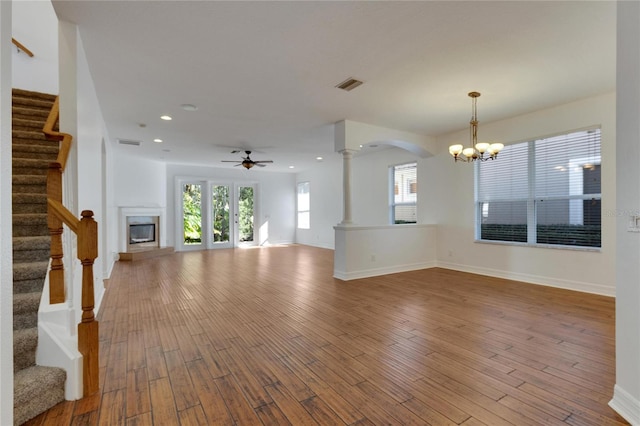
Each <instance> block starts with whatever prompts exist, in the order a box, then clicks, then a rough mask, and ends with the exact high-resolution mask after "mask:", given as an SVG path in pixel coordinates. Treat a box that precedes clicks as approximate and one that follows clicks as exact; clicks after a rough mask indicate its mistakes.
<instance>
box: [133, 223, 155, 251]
mask: <svg viewBox="0 0 640 426" xmlns="http://www.w3.org/2000/svg"><path fill="white" fill-rule="evenodd" d="M159 228H160V217H159V216H127V226H126V230H127V239H126V241H127V251H128V252H131V251H136V250H142V249H148V248H154V247H160V239H159V230H160V229H159Z"/></svg>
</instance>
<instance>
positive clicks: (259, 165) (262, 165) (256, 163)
mask: <svg viewBox="0 0 640 426" xmlns="http://www.w3.org/2000/svg"><path fill="white" fill-rule="evenodd" d="M253 165H254V166H258V167H267V165H266V164H260V163H258V162H255V163H253Z"/></svg>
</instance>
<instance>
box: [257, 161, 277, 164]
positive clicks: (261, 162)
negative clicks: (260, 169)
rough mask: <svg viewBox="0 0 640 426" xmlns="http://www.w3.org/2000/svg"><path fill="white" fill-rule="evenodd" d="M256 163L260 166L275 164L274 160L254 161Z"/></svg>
mask: <svg viewBox="0 0 640 426" xmlns="http://www.w3.org/2000/svg"><path fill="white" fill-rule="evenodd" d="M254 163H256V164H258V163H273V160H258V161H254Z"/></svg>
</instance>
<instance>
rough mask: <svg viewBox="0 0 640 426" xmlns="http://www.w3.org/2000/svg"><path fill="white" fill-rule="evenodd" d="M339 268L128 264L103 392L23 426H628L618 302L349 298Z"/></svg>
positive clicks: (111, 321) (441, 292)
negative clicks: (617, 353) (617, 394)
mask: <svg viewBox="0 0 640 426" xmlns="http://www.w3.org/2000/svg"><path fill="white" fill-rule="evenodd" d="M332 273H333V251H330V250H324V249H318V248H312V247H306V246H290V247H271V248H254V249H236V250H211V251H199V252H186V253H185V252H182V253H174V254H171V255H167V256H164V257H159V258H154V259H146V260H140V261H136V262H118V263H117V265H116V266H115V269H114V271H113V274H112V278H111V279H110V280H109V282H108V283H107V291H106V295H105V299H104V301H103V304H102V308H101V311H100V314H99V316H98V320H99V321H100V339H101V347H100V349H101V355H100V368H101V370H100V371H101V381H100V392H99V393H97V394H95V395H93V396H89V397H87V398H84V399H82V400H80V401H75V402H64V403H62V404H59V405H58V406H56V407H54V408H53V409H52V410H50V411H49V412H47V413H44V414H42V415H41V416H39V417H37V418H36V419H33V420H31V421H30V422H29V423H28V425H30V426H34V425H49V424H52V425H53V424H55V425H125V424H126V425H152V424H154V425H261V424H264V425H294V426H298V425H427V424H431V425H456V424H458V425H465V426H475V425H491V426H495V425H623V424H627V423H626V422H625V421H624V420H623V419H622V418H621V417H619V416H618V415H617V414H616V413H615V412H614V411H613V410H611V409H610V408H609V407H608V406H607V403H608V401H609V400H610V399H611V397H612V391H613V386H614V380H615V361H614V349H615V342H614V299H612V298H608V297H602V296H595V295H589V294H584V293H578V292H571V291H565V290H559V289H553V288H549V287H543V286H536V285H531V284H523V283H518V282H513V281H508V280H502V279H495V278H488V277H482V276H477V275H472V274H465V273H460V272H455V271H449V270H445V269H438V268H435V269H429V270H422V271H415V272H408V273H402V274H394V275H387V276H383V277H375V278H368V279H361V280H355V281H349V282H342V281H339V280H335V279H333V278H332Z"/></svg>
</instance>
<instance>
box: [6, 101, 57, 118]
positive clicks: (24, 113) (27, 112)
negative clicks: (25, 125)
mask: <svg viewBox="0 0 640 426" xmlns="http://www.w3.org/2000/svg"><path fill="white" fill-rule="evenodd" d="M49 112H50V110H48V109H46V108H33V107H30V106H25V105H13V107H12V108H11V114H12V116H13V117H14V118H20V119H22V120H39V121H47V118H48V117H49Z"/></svg>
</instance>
